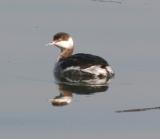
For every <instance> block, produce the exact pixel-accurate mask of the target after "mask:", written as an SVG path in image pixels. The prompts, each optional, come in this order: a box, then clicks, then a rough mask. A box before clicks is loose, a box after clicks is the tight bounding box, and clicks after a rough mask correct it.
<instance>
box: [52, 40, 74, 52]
mask: <svg viewBox="0 0 160 139" xmlns="http://www.w3.org/2000/svg"><path fill="white" fill-rule="evenodd" d="M54 45H56V46H59V47H62V48H67V49H70V48H73V40H72V38H69V39H68V40H66V41H59V42H55V44H54Z"/></svg>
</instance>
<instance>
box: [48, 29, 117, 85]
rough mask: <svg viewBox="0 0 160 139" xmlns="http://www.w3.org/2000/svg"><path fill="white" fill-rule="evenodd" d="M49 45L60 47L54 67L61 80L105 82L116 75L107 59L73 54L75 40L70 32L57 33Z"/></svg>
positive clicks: (92, 82)
mask: <svg viewBox="0 0 160 139" xmlns="http://www.w3.org/2000/svg"><path fill="white" fill-rule="evenodd" d="M47 45H49V46H56V47H58V48H59V49H60V55H59V57H58V61H57V63H56V65H55V69H54V75H55V77H56V78H57V79H58V80H60V81H63V82H72V83H73V82H74V83H75V82H76V83H87V84H104V83H106V82H107V81H108V80H109V79H110V78H112V77H113V76H114V72H113V70H112V68H111V66H110V65H109V64H108V62H107V61H106V60H105V59H103V58H101V57H99V56H96V55H92V54H85V53H77V54H73V50H74V42H73V38H72V37H71V35H69V34H68V33H65V32H59V33H56V34H55V35H54V36H53V41H52V42H50V43H48V44H47Z"/></svg>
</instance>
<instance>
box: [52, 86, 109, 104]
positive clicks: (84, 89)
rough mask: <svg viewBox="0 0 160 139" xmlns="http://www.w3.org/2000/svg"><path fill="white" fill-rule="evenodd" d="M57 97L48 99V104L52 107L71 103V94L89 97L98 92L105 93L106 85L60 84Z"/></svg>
mask: <svg viewBox="0 0 160 139" xmlns="http://www.w3.org/2000/svg"><path fill="white" fill-rule="evenodd" d="M58 86H59V95H58V96H56V97H54V98H52V99H50V100H49V102H50V103H51V104H52V105H53V106H65V105H68V104H70V103H71V102H72V99H73V94H79V95H91V94H94V93H98V92H105V91H106V90H107V89H108V84H107V85H103V86H100V85H98V86H96V85H94V86H92V85H90V86H89V85H86V86H85V85H76V84H66V83H60V84H58Z"/></svg>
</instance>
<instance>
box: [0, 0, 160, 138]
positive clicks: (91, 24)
mask: <svg viewBox="0 0 160 139" xmlns="http://www.w3.org/2000/svg"><path fill="white" fill-rule="evenodd" d="M159 5H160V2H159V1H157V0H152V1H149V0H141V1H138V0H134V1H131V0H123V1H121V3H114V2H100V1H90V0H88V1H84V0H81V1H78V0H77V1H73V0H68V1H64V0H61V1H56V2H55V1H50V0H46V1H38V0H32V1H31V0H28V1H20V0H12V1H11V2H10V1H8V0H7V1H6V0H1V1H0V18H1V23H0V30H1V31H0V38H1V41H0V63H1V70H0V77H1V78H0V98H1V101H0V138H3V139H11V138H16V139H22V138H23V139H28V138H31V139H35V138H39V139H43V138H46V139H51V138H52V139H53V138H54V139H57V138H59V139H64V138H71V139H72V138H79V139H80V138H92V139H97V138H100V139H106V138H109V139H128V138H129V139H135V138H138V139H151V138H154V139H159V138H160V133H159V131H160V124H159V117H160V111H159V109H158V108H159V107H160V103H159V97H160V95H159V78H160V74H159V71H160V64H159V62H160V56H159V51H160V50H159V45H160V40H159V36H160V29H159V25H160V18H159V12H160V10H159V9H160V6H159ZM59 31H64V32H68V33H70V34H72V36H73V37H74V40H75V44H76V50H75V52H85V53H92V54H96V55H100V56H102V57H104V58H105V59H107V60H108V62H109V63H110V64H111V65H112V67H113V69H114V70H115V72H116V77H115V79H114V80H112V82H111V84H110V86H109V88H108V90H106V91H103V92H97V93H94V94H92V95H85V94H84V95H80V94H73V100H72V103H71V104H70V105H67V106H64V107H54V106H52V105H51V104H50V103H49V102H48V100H49V99H51V98H53V97H55V96H56V95H58V94H59V90H58V86H57V85H56V84H55V82H54V77H53V75H52V70H53V67H54V63H55V62H56V58H57V55H58V50H57V49H55V48H50V47H46V46H45V44H46V43H47V42H48V41H50V40H51V39H52V35H53V34H55V33H56V32H59ZM146 108H147V110H145V111H136V110H139V109H146ZM127 110H128V111H127ZM132 110H133V111H134V112H130V111H132ZM117 111H121V113H117Z"/></svg>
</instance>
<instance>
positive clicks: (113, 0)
mask: <svg viewBox="0 0 160 139" xmlns="http://www.w3.org/2000/svg"><path fill="white" fill-rule="evenodd" d="M92 1H98V2H109V3H118V4H122V1H116V0H92Z"/></svg>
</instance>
